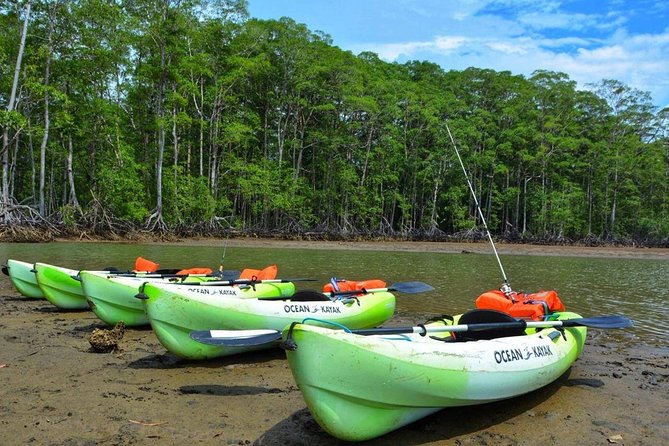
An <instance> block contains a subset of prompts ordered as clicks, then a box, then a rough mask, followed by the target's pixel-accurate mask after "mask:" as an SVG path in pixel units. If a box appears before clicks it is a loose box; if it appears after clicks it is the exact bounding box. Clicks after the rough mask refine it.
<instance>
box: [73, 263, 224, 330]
mask: <svg viewBox="0 0 669 446" xmlns="http://www.w3.org/2000/svg"><path fill="white" fill-rule="evenodd" d="M79 278H80V279H81V286H82V288H83V291H84V294H85V296H86V300H87V301H88V306H89V307H90V308H91V310H92V311H93V313H95V315H96V316H97V317H99V318H100V319H101V320H102V321H104V322H106V323H107V324H109V325H116V324H117V323H119V322H123V323H124V324H125V325H126V326H129V327H137V326H142V325H149V320H148V319H147V317H146V313H145V311H144V305H143V304H142V301H141V300H140V299H137V298H135V296H136V295H137V293H138V291H139V287H140V286H141V285H142V284H143V283H145V282H169V281H170V280H177V279H174V278H172V279H170V278H162V277H150V275H149V277H142V275H138V276H136V277H124V276H121V275H117V274H114V273H109V272H107V271H81V272H80V273H79ZM214 279H216V278H215V277H211V276H196V275H190V276H186V277H185V278H183V281H184V282H202V281H207V280H214Z"/></svg>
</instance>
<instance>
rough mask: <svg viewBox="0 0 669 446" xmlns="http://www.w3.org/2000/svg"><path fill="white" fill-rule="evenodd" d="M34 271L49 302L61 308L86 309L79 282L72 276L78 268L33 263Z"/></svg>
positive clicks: (84, 296)
mask: <svg viewBox="0 0 669 446" xmlns="http://www.w3.org/2000/svg"><path fill="white" fill-rule="evenodd" d="M35 271H37V272H36V273H35V275H36V276H37V283H38V285H39V287H40V289H41V290H42V293H44V297H45V298H46V299H47V300H48V301H49V302H51V303H52V304H54V305H55V306H57V307H58V308H61V309H63V310H85V309H88V303H87V302H86V295H85V294H84V290H83V289H82V288H81V282H80V281H79V280H76V279H75V278H74V277H76V276H77V274H79V271H78V270H76V269H69V268H63V267H61V266H55V265H48V264H46V263H35Z"/></svg>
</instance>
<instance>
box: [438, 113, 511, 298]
mask: <svg viewBox="0 0 669 446" xmlns="http://www.w3.org/2000/svg"><path fill="white" fill-rule="evenodd" d="M444 124H445V125H446V131H448V137H449V138H450V139H451V143H452V144H453V148H454V149H455V154H456V155H457V156H458V161H460V167H462V173H464V174H465V179H466V180H467V185H468V186H469V192H471V194H472V197H473V198H474V203H475V204H476V210H477V211H478V213H479V217H481V221H482V222H483V227H484V228H485V232H486V234H487V235H488V240H490V245H491V246H492V250H493V252H494V253H495V258H496V259H497V264H498V265H499V269H500V271H501V272H502V278H503V279H504V285H502V287H501V288H500V290H501V291H502V292H503V293H504V294H506V295H509V294H510V293H511V292H512V291H513V290H512V289H511V285H510V284H509V279H507V278H506V273H505V272H504V266H502V261H501V260H500V258H499V254H497V248H496V247H495V242H494V241H493V240H492V235H490V230H489V229H488V224H487V223H486V221H485V217H484V216H483V211H481V206H480V205H479V200H478V198H476V194H475V193H474V188H473V187H472V182H471V181H470V180H469V174H468V173H467V169H465V163H463V162H462V157H461V156H460V151H459V150H458V146H457V144H455V139H453V135H452V134H451V129H450V128H449V127H448V123H446V122H444Z"/></svg>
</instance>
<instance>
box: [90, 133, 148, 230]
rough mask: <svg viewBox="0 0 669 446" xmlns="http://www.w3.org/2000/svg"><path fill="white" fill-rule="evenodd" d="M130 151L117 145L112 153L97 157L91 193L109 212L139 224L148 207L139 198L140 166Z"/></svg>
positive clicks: (142, 188)
mask: <svg viewBox="0 0 669 446" xmlns="http://www.w3.org/2000/svg"><path fill="white" fill-rule="evenodd" d="M130 151H131V148H130V147H128V146H121V147H119V148H118V151H117V152H116V153H115V154H114V153H107V154H105V156H104V157H102V158H101V159H100V161H99V163H98V168H97V171H96V175H95V178H96V190H97V193H96V194H95V195H96V196H97V199H98V200H99V202H100V203H101V205H102V206H103V208H104V209H105V210H106V211H107V212H108V213H110V214H111V215H113V216H115V217H117V218H119V219H122V220H126V221H129V222H133V223H139V222H141V221H142V220H143V219H144V218H146V216H147V215H148V209H147V205H146V203H145V202H144V199H143V197H144V193H143V192H144V185H143V184H142V181H141V178H140V175H139V171H140V165H139V164H138V163H137V162H136V161H135V160H134V158H133V157H132V155H131V154H130Z"/></svg>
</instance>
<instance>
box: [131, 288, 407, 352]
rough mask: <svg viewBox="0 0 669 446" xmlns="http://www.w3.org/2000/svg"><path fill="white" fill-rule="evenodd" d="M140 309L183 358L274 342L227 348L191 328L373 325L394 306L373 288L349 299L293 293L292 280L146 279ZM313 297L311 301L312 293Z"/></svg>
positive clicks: (164, 341) (391, 297)
mask: <svg viewBox="0 0 669 446" xmlns="http://www.w3.org/2000/svg"><path fill="white" fill-rule="evenodd" d="M143 291H144V294H146V297H147V299H146V300H144V304H145V308H146V314H147V316H148V318H149V322H150V323H151V327H152V328H153V331H154V332H155V334H156V336H157V337H158V339H159V340H160V342H161V343H162V344H163V346H164V347H165V348H166V349H167V350H168V351H170V352H171V353H173V354H175V355H177V356H180V357H183V358H187V359H207V358H215V357H220V356H226V355H231V354H236V353H241V352H246V351H251V350H259V349H263V348H269V347H273V346H276V345H277V344H278V343H277V342H271V343H269V344H264V345H258V346H244V347H228V346H222V345H204V344H201V343H199V342H197V341H195V340H193V339H191V337H190V332H191V331H197V330H209V329H229V330H242V329H256V328H269V329H275V330H283V328H284V327H285V326H286V325H288V324H290V323H291V322H294V321H301V320H303V319H304V318H317V319H318V320H319V321H320V322H317V323H320V324H327V323H328V322H336V323H340V324H345V325H347V326H349V327H359V328H364V327H374V326H376V325H378V324H380V323H382V322H384V321H386V320H387V319H389V318H390V317H391V316H392V315H393V312H394V311H395V296H394V295H393V294H391V293H388V292H375V293H370V294H367V295H361V296H357V297H355V298H350V299H339V300H330V299H328V298H327V297H326V296H325V295H324V294H322V293H312V292H309V293H308V294H307V297H308V299H310V300H306V301H302V300H298V296H304V295H305V294H304V293H295V292H294V291H295V287H294V285H293V284H292V283H272V284H267V283H260V284H256V285H255V291H254V289H253V288H252V287H248V288H237V287H212V286H207V285H194V286H185V285H171V284H163V283H147V284H146V285H145V286H144V288H143ZM314 295H316V298H318V299H319V300H314V298H313V297H311V296H314ZM293 296H294V297H293Z"/></svg>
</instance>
